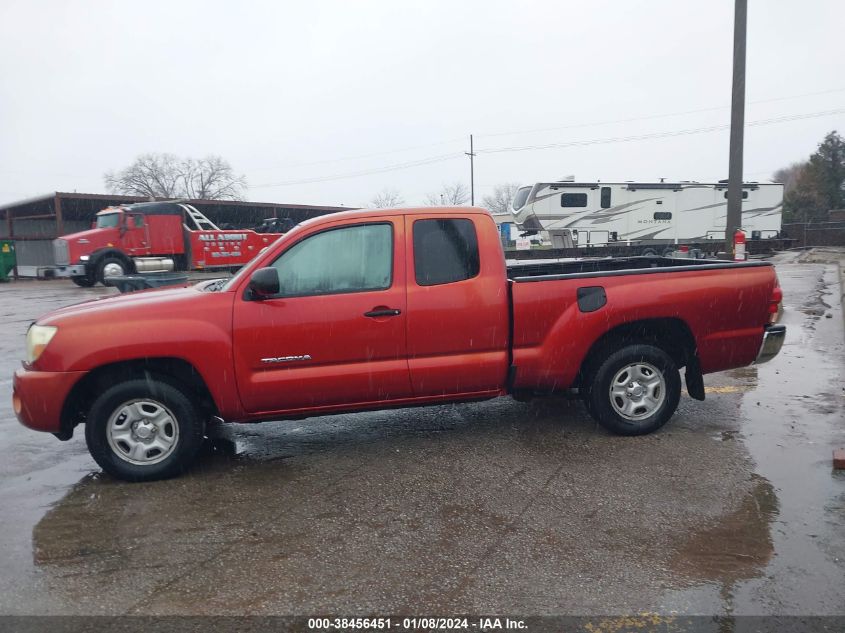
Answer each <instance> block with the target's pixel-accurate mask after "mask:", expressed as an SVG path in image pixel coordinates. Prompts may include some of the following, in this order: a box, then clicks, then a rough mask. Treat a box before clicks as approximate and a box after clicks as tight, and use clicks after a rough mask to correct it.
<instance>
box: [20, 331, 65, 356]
mask: <svg viewBox="0 0 845 633" xmlns="http://www.w3.org/2000/svg"><path fill="white" fill-rule="evenodd" d="M57 329H58V328H57V327H55V326H53V325H34V324H33V325H31V326H29V330H27V332H26V362H28V363H34V362H35V361H36V360H38V357H39V356H41V352H43V351H44V349H45V348H46V347H47V345H48V344H49V343H50V341H51V340H52V338H53V337H54V336H55V335H56V330H57Z"/></svg>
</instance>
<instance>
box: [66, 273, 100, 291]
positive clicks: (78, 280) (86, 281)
mask: <svg viewBox="0 0 845 633" xmlns="http://www.w3.org/2000/svg"><path fill="white" fill-rule="evenodd" d="M70 280H71V281H72V282H73V283H75V284H76V285H77V286H79V287H80V288H90V287H92V286H93V285H94V284H95V283H97V280H96V279H94V278H93V277H92V276H91V275H78V276H75V277H71V278H70Z"/></svg>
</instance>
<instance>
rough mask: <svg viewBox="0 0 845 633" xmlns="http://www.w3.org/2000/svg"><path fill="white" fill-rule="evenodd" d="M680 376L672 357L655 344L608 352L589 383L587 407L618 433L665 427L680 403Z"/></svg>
mask: <svg viewBox="0 0 845 633" xmlns="http://www.w3.org/2000/svg"><path fill="white" fill-rule="evenodd" d="M680 397H681V377H680V374H679V373H678V367H677V365H675V362H674V361H673V360H672V358H671V357H670V356H669V355H668V354H667V353H666V352H664V351H663V350H662V349H660V348H659V347H654V346H653V345H629V346H627V347H624V348H622V349H620V350H619V351H617V352H614V353H612V354H610V355H608V356H607V357H606V358H605V359H604V361H603V362H601V364H600V365H599V366H598V368H597V369H596V371H595V372H594V373H593V374H592V378H591V379H590V380H589V382H588V384H587V389H586V394H585V399H586V402H587V409H588V410H589V411H590V414H591V415H592V416H593V417H594V418H595V419H596V421H597V422H598V423H599V424H601V425H602V426H604V427H605V428H606V429H608V430H609V431H612V432H613V433H617V434H619V435H644V434H646V433H651V432H652V431H656V430H657V429H659V428H660V427H662V426H663V425H664V424H666V422H668V421H669V418H671V417H672V414H673V413H674V412H675V409H676V408H677V407H678V401H679V400H680Z"/></svg>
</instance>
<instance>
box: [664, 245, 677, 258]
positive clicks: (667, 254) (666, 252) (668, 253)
mask: <svg viewBox="0 0 845 633" xmlns="http://www.w3.org/2000/svg"><path fill="white" fill-rule="evenodd" d="M674 252H675V249H674V248H671V247H669V248H667V249H665V250H664V251H663V257H672V254H673V253H674Z"/></svg>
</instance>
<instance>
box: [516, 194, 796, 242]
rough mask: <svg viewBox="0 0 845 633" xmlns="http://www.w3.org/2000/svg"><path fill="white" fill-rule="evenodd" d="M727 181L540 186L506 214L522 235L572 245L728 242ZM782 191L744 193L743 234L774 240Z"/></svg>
mask: <svg viewBox="0 0 845 633" xmlns="http://www.w3.org/2000/svg"><path fill="white" fill-rule="evenodd" d="M727 197H728V184H727V182H717V183H699V182H657V183H654V182H621V183H604V182H587V183H583V182H538V183H537V184H535V185H528V186H526V187H521V188H519V189H518V190H517V192H516V195H515V196H514V199H513V201H512V202H511V213H512V214H513V216H514V219H515V222H516V224H517V226H518V227H519V228H520V229H522V230H525V231H547V232H548V233H549V235H550V236H551V238H552V241H553V242H555V241H556V240H555V236H561V235H565V236H566V237H567V239H569V238H570V237H571V239H572V240H573V241H574V242H575V245H577V246H588V245H589V246H601V245H607V244H611V243H618V242H623V243H629V242H631V243H637V244H678V243H683V242H702V241H705V240H724V239H725V218H726V214H727V205H728V200H727ZM782 205H783V185H782V184H777V183H771V184H769V183H745V184H743V186H742V229H743V231H744V232H745V233H746V235H747V236H748V237H749V238H752V239H767V238H774V237H777V236H778V235H779V233H780V230H781V211H782Z"/></svg>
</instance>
